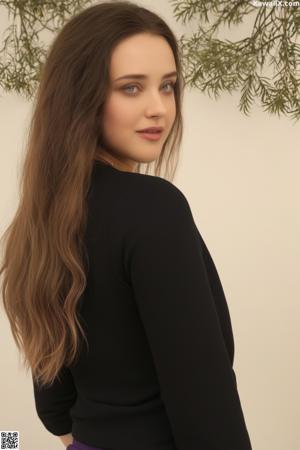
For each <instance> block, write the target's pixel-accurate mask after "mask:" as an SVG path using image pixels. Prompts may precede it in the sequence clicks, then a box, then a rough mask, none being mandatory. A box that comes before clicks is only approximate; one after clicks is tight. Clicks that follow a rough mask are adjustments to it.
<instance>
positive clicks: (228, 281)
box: [0, 0, 300, 450]
mask: <svg viewBox="0 0 300 450" xmlns="http://www.w3.org/2000/svg"><path fill="white" fill-rule="evenodd" d="M139 4H140V5H142V6H146V7H149V8H150V9H152V10H153V11H155V12H157V13H158V14H159V15H161V17H163V18H164V19H165V20H166V21H167V23H168V24H169V26H171V28H172V30H173V31H174V32H175V34H176V36H177V37H178V38H179V37H180V35H181V34H182V33H186V34H188V33H189V31H190V30H192V27H191V25H187V26H183V25H182V24H180V23H179V22H176V20H175V18H174V17H173V13H172V7H171V5H170V3H169V2H168V1H167V0H163V1H162V0H151V1H140V2H139ZM0 25H1V34H2V33H3V31H4V30H5V29H6V28H7V26H8V17H7V15H6V10H5V9H4V8H3V7H1V8H0ZM251 25H252V20H250V18H246V22H245V23H244V24H243V25H242V26H239V29H238V30H239V31H238V32H237V31H234V32H233V33H232V32H231V31H230V32H228V33H224V36H226V37H227V38H228V39H231V40H236V39H237V38H241V37H242V35H243V34H246V33H247V31H249V30H250V29H251ZM193 30H194V31H196V28H195V27H193ZM222 37H223V36H222ZM219 38H221V35H219ZM2 45H3V40H2V38H1V46H2ZM239 99H240V94H239V93H238V92H237V93H235V94H234V95H229V94H223V95H221V98H220V99H219V100H218V101H215V100H213V99H210V98H209V97H208V96H207V95H204V94H202V93H201V92H200V91H197V90H196V89H186V91H185V99H184V108H183V117H184V137H183V143H182V148H181V158H180V164H179V166H178V170H177V175H176V177H175V179H174V181H173V183H174V184H175V185H177V186H178V187H179V188H180V189H181V190H182V192H183V193H184V194H185V195H186V197H187V199H188V201H189V203H190V206H191V209H192V212H193V216H194V219H195V222H196V224H197V226H198V229H199V231H200V232H201V234H202V236H203V238H204V240H205V242H206V244H207V246H208V248H209V250H210V252H211V255H212V257H213V259H214V262H215V264H216V267H217V270H218V273H219V275H220V279H221V282H222V285H223V288H224V292H225V295H226V298H227V302H228V306H229V309H230V315H231V319H232V326H233V331H234V338H235V360H234V369H235V372H236V375H237V381H238V389H239V395H240V399H241V403H242V407H243V412H244V416H245V420H246V424H247V428H248V431H249V434H250V438H251V442H252V445H253V450H254V449H255V450H299V448H300V429H299V413H300V411H299V405H300V395H299V393H300V389H299V380H300V364H299V342H300V331H299V317H300V314H299V313H300V308H299V298H300V296H299V294H300V287H299V275H300V273H299V260H300V240H299V230H300V213H299V198H300V179H299V167H300V149H299V136H300V133H299V129H300V122H298V123H296V124H294V122H292V121H291V119H288V118H286V117H282V118H278V117H275V116H271V115H269V114H268V113H266V112H263V110H262V108H260V106H259V103H258V102H257V105H255V106H254V108H253V109H252V112H251V116H250V117H246V116H245V115H243V114H242V113H241V112H239V110H238V102H239ZM30 114H31V104H30V103H29V102H27V101H25V100H24V99H23V98H21V97H19V96H17V94H7V93H4V92H1V101H0V119H1V120H0V124H1V125H0V127H1V128H0V131H1V134H0V136H1V153H0V158H1V161H0V171H1V173H0V188H1V196H0V218H1V222H0V232H1V234H2V232H3V231H4V229H5V228H6V227H7V226H8V224H9V222H10V221H11V220H12V218H13V215H14V213H15V211H16V208H17V204H18V196H19V193H18V177H19V169H20V159H21V157H22V156H23V151H24V142H25V133H26V127H27V124H28V122H29V118H30ZM0 320H1V322H0V325H1V338H2V344H1V358H0V371H1V375H2V376H1V385H0V399H1V401H0V404H1V407H0V431H2V430H10V431H14V430H17V431H19V433H20V449H21V450H40V449H41V448H43V449H44V450H59V449H62V448H63V444H62V443H61V441H60V440H59V438H58V437H56V436H54V435H52V434H50V433H49V432H48V431H47V430H46V429H45V428H44V427H43V425H42V423H41V422H40V421H39V419H38V417H37V415H36V411H35V407H34V398H33V389H32V385H31V378H30V376H29V375H28V374H25V372H24V370H23V369H22V367H21V364H20V362H19V361H20V359H19V356H18V353H17V349H16V346H15V343H14V341H13V338H12V335H11V332H10V328H9V324H8V320H7V319H6V316H5V315H4V314H3V310H2V309H1V315H0ZM297 350H298V351H297ZM183 450H189V449H188V448H187V449H183ZM207 450H209V449H207Z"/></svg>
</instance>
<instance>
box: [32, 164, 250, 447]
mask: <svg viewBox="0 0 300 450" xmlns="http://www.w3.org/2000/svg"><path fill="white" fill-rule="evenodd" d="M87 201H88V223H87V228H86V235H85V239H86V248H87V253H88V259H89V268H88V273H87V286H86V289H85V291H84V294H83V296H82V298H81V299H80V302H79V305H80V308H79V310H78V311H79V313H80V317H81V319H80V320H81V324H82V326H83V329H84V331H85V334H86V336H87V339H88V342H89V351H87V347H86V345H85V343H84V345H83V347H82V350H81V353H80V357H79V359H78V360H77V362H76V364H74V363H73V365H72V366H71V367H70V368H67V367H65V366H64V367H63V369H61V372H60V376H61V382H59V381H58V380H56V381H55V383H54V384H53V385H52V386H51V387H47V388H45V387H44V388H42V389H38V388H37V386H36V384H35V383H33V388H34V398H35V406H36V410H37V414H38V417H39V418H40V420H41V421H42V423H43V425H44V426H45V428H46V429H47V430H48V431H50V432H51V433H53V434H54V435H63V434H67V433H69V432H70V433H72V434H73V437H74V438H75V439H76V440H78V441H81V442H83V443H86V444H88V445H91V446H94V447H101V448H104V449H105V448H107V449H112V450H175V449H177V450H250V449H251V443H250V439H249V434H248V431H247V428H246V424H245V420H244V416H243V412H242V407H241V403H240V398H239V394H238V390H237V382H236V377H235V372H234V370H233V359H234V340H233V333H232V326H231V321H230V315H229V310H228V306H227V303H226V299H225V296H224V292H223V289H222V285H221V282H220V279H219V276H218V274H217V270H216V267H215V265H214V262H213V260H212V258H211V255H210V253H209V251H208V249H207V247H206V245H205V243H204V241H203V238H202V237H201V235H200V233H199V231H198V229H197V227H196V225H195V222H194V219H193V216H192V213H191V210H190V206H189V204H188V201H187V200H186V198H185V196H184V195H183V193H182V192H181V191H180V190H179V189H178V188H177V187H176V186H175V185H173V184H172V183H171V182H169V181H167V180H165V179H163V178H161V177H158V176H151V175H144V174H138V173H131V172H123V171H120V170H118V169H116V168H113V167H111V166H109V165H107V164H105V163H103V162H100V161H96V162H95V165H94V168H93V173H92V179H91V188H90V190H89V195H88V198H87Z"/></svg>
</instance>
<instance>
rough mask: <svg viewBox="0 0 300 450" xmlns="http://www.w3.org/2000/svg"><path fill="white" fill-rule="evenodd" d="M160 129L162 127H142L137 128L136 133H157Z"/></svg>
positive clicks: (161, 129)
mask: <svg viewBox="0 0 300 450" xmlns="http://www.w3.org/2000/svg"><path fill="white" fill-rule="evenodd" d="M161 131H163V127H148V128H143V129H142V130H137V132H138V133H147V132H150V133H151V132H152V133H153V132H154V133H158V132H161Z"/></svg>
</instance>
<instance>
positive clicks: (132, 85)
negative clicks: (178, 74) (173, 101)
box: [121, 81, 177, 95]
mask: <svg viewBox="0 0 300 450" xmlns="http://www.w3.org/2000/svg"><path fill="white" fill-rule="evenodd" d="M176 83H177V82H176V81H175V82H173V81H168V82H167V83H165V84H164V86H166V85H168V84H169V85H170V86H171V87H172V90H171V91H170V93H172V92H173V91H174V89H175V86H176ZM132 87H138V85H137V84H128V85H127V86H124V87H122V88H121V89H122V90H123V91H125V92H126V89H129V88H132ZM127 94H129V95H136V94H135V93H132V92H128V91H127Z"/></svg>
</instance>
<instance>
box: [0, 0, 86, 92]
mask: <svg viewBox="0 0 300 450" xmlns="http://www.w3.org/2000/svg"><path fill="white" fill-rule="evenodd" d="M87 3H90V0H60V1H43V0H14V1H3V0H0V6H4V7H5V8H6V10H7V13H8V19H9V20H10V21H11V22H12V23H11V24H10V25H9V26H8V28H7V29H6V30H5V31H4V33H3V35H4V38H2V41H3V42H4V44H3V47H2V48H1V49H0V86H1V88H2V89H3V90H4V91H5V92H11V91H15V92H17V93H18V94H20V95H22V96H25V97H26V99H28V100H30V99H31V98H32V96H33V95H34V92H35V91H36V89H37V86H38V83H39V73H40V70H41V66H42V64H43V62H44V60H45V57H46V54H47V48H45V46H44V45H43V43H42V42H41V40H40V33H41V32H42V31H43V30H48V31H51V33H56V32H57V31H59V30H60V29H61V27H62V26H63V24H64V23H65V21H66V20H67V19H68V18H69V17H71V16H72V15H74V14H76V13H77V12H79V11H80V10H81V9H82V8H83V7H84V6H85V5H86V4H87Z"/></svg>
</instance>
